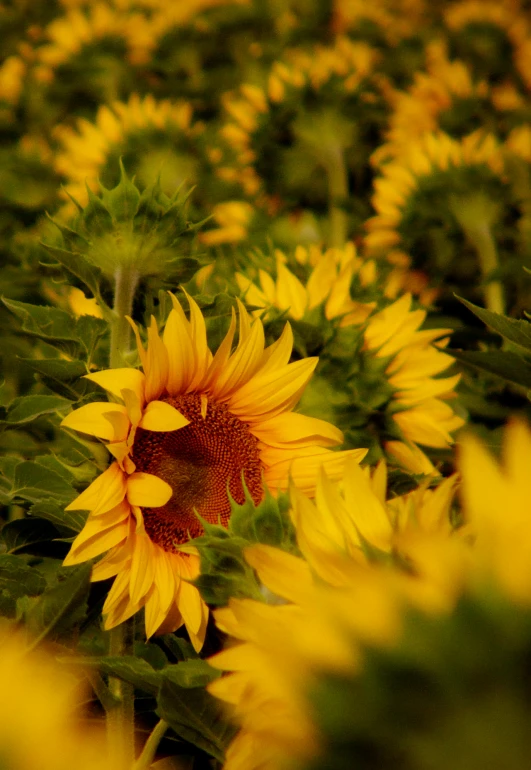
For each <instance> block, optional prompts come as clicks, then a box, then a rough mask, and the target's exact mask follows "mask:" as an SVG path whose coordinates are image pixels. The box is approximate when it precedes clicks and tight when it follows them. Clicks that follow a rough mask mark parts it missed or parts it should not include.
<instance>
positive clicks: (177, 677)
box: [161, 658, 221, 689]
mask: <svg viewBox="0 0 531 770" xmlns="http://www.w3.org/2000/svg"><path fill="white" fill-rule="evenodd" d="M161 673H162V674H163V676H164V678H165V679H167V680H168V681H169V682H172V683H173V684H176V685H178V686H179V687H183V688H185V689H189V688H195V687H206V685H207V684H209V682H212V681H213V680H214V679H218V677H219V676H221V672H220V671H218V670H217V669H215V668H213V667H212V666H211V665H210V664H209V663H207V661H206V660H201V659H200V658H195V659H194V660H184V661H182V662H181V663H176V664H175V665H173V666H166V667H165V668H164V669H162V672H161Z"/></svg>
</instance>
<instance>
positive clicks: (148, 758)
mask: <svg viewBox="0 0 531 770" xmlns="http://www.w3.org/2000/svg"><path fill="white" fill-rule="evenodd" d="M167 729H168V723H167V722H165V721H164V719H161V720H160V722H157V724H156V725H155V727H154V728H153V732H152V733H151V735H150V736H149V738H148V739H147V741H146V743H145V745H144V748H143V750H142V754H141V755H140V756H139V757H138V759H137V760H136V762H135V764H134V766H133V770H149V767H150V766H151V763H152V762H153V760H154V758H155V753H156V751H157V748H158V745H159V743H160V741H161V739H162V737H163V736H164V733H165V732H166V730H167Z"/></svg>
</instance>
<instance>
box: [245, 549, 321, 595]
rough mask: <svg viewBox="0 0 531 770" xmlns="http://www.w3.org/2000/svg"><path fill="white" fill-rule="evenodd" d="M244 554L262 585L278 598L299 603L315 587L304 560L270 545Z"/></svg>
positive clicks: (246, 550)
mask: <svg viewBox="0 0 531 770" xmlns="http://www.w3.org/2000/svg"><path fill="white" fill-rule="evenodd" d="M243 554H244V556H245V559H246V561H247V562H248V563H249V564H250V565H251V567H252V568H253V569H254V570H256V572H257V573H258V577H259V578H260V580H261V581H262V583H264V584H265V585H266V586H267V587H268V588H269V589H270V591H272V592H273V593H274V594H276V595H277V596H282V597H283V598H284V599H289V600H290V601H293V602H299V601H300V600H301V597H305V596H307V593H308V591H309V590H310V589H311V588H312V586H313V579H312V576H311V573H310V568H309V566H308V564H307V563H306V562H305V561H304V559H300V558H299V557H297V556H292V555H291V554H289V553H286V552H285V551H281V550H280V549H279V548H272V547H271V546H269V545H255V546H251V547H248V548H245V549H244V552H243Z"/></svg>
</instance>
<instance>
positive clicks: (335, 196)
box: [326, 145, 348, 249]
mask: <svg viewBox="0 0 531 770" xmlns="http://www.w3.org/2000/svg"><path fill="white" fill-rule="evenodd" d="M326 171H327V174H328V228H329V235H328V237H329V242H330V246H332V247H335V248H339V249H340V248H343V246H344V245H345V243H346V240H347V233H348V216H347V213H346V212H345V211H344V210H343V208H342V206H343V205H344V204H345V201H346V200H347V198H348V174H347V168H346V166H345V159H344V157H343V150H342V148H341V147H340V146H339V145H337V146H334V147H330V148H329V151H328V152H327V157H326Z"/></svg>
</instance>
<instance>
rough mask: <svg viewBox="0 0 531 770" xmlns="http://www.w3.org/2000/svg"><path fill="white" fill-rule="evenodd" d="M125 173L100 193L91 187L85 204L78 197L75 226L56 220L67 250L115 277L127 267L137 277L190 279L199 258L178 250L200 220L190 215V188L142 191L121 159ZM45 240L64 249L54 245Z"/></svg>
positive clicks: (155, 187) (53, 248)
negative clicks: (184, 255) (190, 218)
mask: <svg viewBox="0 0 531 770" xmlns="http://www.w3.org/2000/svg"><path fill="white" fill-rule="evenodd" d="M120 175H121V178H120V182H119V183H118V185H117V186H116V187H114V188H112V189H107V188H105V187H104V186H103V185H101V193H100V194H99V195H96V194H94V193H93V192H92V191H91V190H90V188H88V187H87V193H88V197H89V202H88V204H87V205H86V206H84V207H82V206H81V205H80V204H79V203H78V202H77V201H76V205H77V208H78V215H77V217H75V218H74V220H73V221H72V222H71V223H70V226H67V225H64V224H62V223H60V222H58V221H56V220H54V222H55V224H56V225H57V227H58V228H59V231H60V234H61V236H62V241H63V242H62V244H61V246H62V250H63V251H66V253H67V254H69V255H70V256H71V257H72V256H73V257H75V258H76V259H83V260H86V262H88V263H89V264H90V265H92V266H93V267H96V268H98V269H99V270H101V272H102V273H103V275H105V276H106V277H107V278H110V279H112V278H113V277H114V276H115V275H116V271H117V270H118V269H122V270H126V271H130V272H131V273H132V274H134V275H136V276H137V277H142V276H150V275H151V276H153V275H155V276H156V275H158V276H162V275H164V276H165V277H166V278H167V277H168V275H169V274H171V273H173V274H174V276H173V277H174V278H176V279H177V280H188V276H189V275H190V273H189V271H190V269H191V270H192V272H195V270H196V268H197V262H196V261H195V260H190V259H188V260H187V259H183V258H181V257H178V258H176V256H175V255H176V249H175V246H176V244H177V242H179V251H180V252H181V253H182V245H183V243H184V241H185V240H186V238H187V236H188V235H189V234H191V233H192V232H193V231H194V230H195V229H196V228H197V226H198V225H194V224H192V223H190V222H189V221H188V219H187V207H186V201H187V198H188V194H187V193H185V192H183V190H182V189H179V190H177V191H176V192H175V194H174V195H173V197H171V198H169V197H168V196H167V195H165V193H163V192H162V190H161V188H160V185H159V184H158V183H155V184H153V185H151V186H149V187H146V188H145V189H144V190H143V191H141V190H140V189H139V188H138V187H137V186H136V184H135V183H134V182H133V181H132V180H131V179H130V178H129V177H128V176H127V174H126V172H125V169H124V167H123V164H122V163H121V161H120ZM45 246H46V248H47V249H48V250H49V251H51V253H52V254H55V255H56V256H58V255H59V251H58V250H57V247H56V246H55V245H52V244H45ZM60 259H61V257H60ZM61 261H64V260H61ZM183 269H184V272H183ZM190 277H191V276H190Z"/></svg>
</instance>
